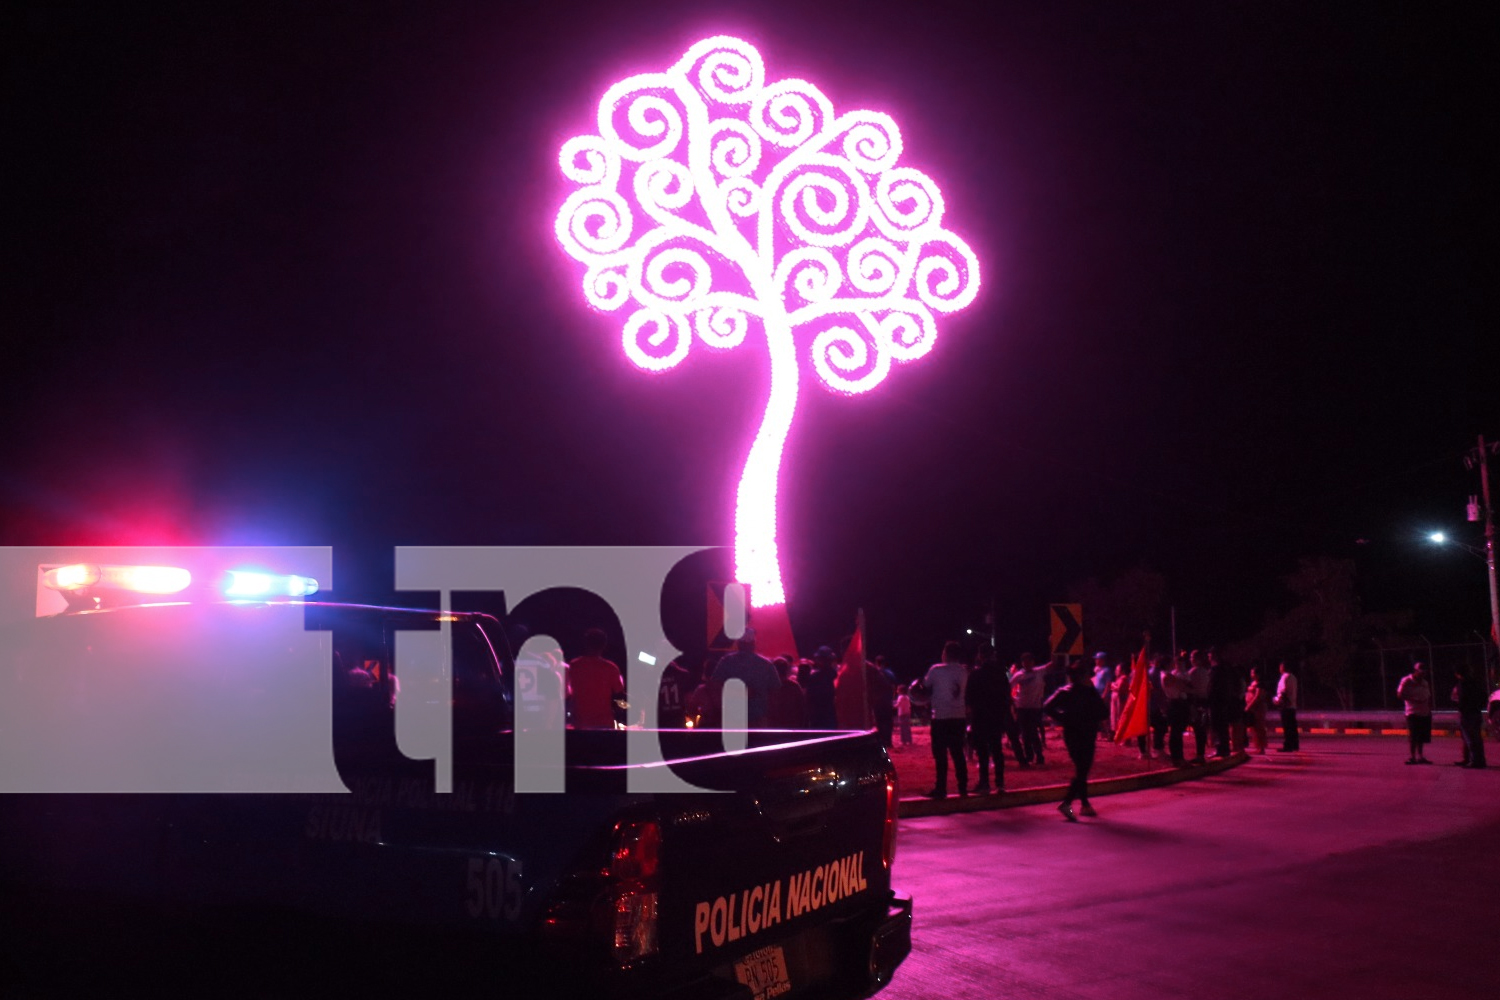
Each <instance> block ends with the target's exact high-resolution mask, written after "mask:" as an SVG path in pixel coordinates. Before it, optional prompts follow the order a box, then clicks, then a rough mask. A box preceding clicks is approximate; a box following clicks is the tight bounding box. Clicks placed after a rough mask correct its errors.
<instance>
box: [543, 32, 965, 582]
mask: <svg viewBox="0 0 1500 1000" xmlns="http://www.w3.org/2000/svg"><path fill="white" fill-rule="evenodd" d="M598 125H599V131H598V134H588V135H580V136H577V137H575V138H572V139H569V140H568V141H567V142H565V143H564V144H563V147H562V155H561V159H560V162H561V166H562V172H563V174H564V176H566V177H567V179H568V180H570V181H572V182H574V183H577V184H579V185H582V187H580V188H579V189H578V190H576V191H574V192H573V193H572V194H571V195H570V196H569V197H568V198H567V199H566V201H564V202H563V206H562V209H561V211H560V212H559V213H558V216H557V238H558V240H559V241H560V242H561V243H562V245H563V248H564V249H565V250H566V251H567V252H568V253H569V254H570V255H571V256H572V257H574V258H576V259H577V260H578V261H580V262H581V263H583V264H584V265H585V267H586V268H587V270H586V271H585V273H584V276H583V293H584V296H585V297H586V298H587V299H588V301H589V303H590V304H591V305H593V306H594V307H595V308H597V309H602V310H618V309H621V308H623V307H625V306H626V305H627V304H629V306H630V312H629V315H628V316H626V318H625V323H624V349H625V355H626V357H628V358H629V359H630V360H631V361H632V362H634V363H635V364H636V365H638V366H640V367H641V368H643V369H645V370H647V371H653V372H659V371H664V370H666V369H668V368H672V367H674V366H676V365H677V364H679V363H681V362H682V360H683V359H684V358H685V357H686V356H687V353H688V348H689V347H690V346H691V345H692V342H693V339H694V337H696V338H697V339H698V340H700V341H702V342H703V343H704V344H706V345H708V346H709V347H713V348H721V349H722V348H729V347H735V346H738V345H739V344H741V343H742V342H743V341H744V340H745V339H746V338H747V337H754V338H759V337H762V336H763V337H764V338H765V343H766V349H767V352H768V354H769V356H770V362H771V370H770V384H771V389H770V399H769V402H768V403H767V406H766V412H765V417H764V419H763V420H762V422H761V425H760V430H759V432H758V433H757V434H756V436H755V440H754V443H753V444H752V445H751V447H750V453H749V456H748V458H747V459H746V461H745V468H744V473H743V474H742V476H741V478H740V484H739V492H738V495H737V504H736V508H735V573H736V576H737V578H738V579H739V580H740V582H742V583H747V584H749V585H750V594H751V600H752V603H753V604H754V605H755V606H757V607H767V606H772V605H778V604H781V603H783V602H784V601H785V599H786V598H785V591H784V588H783V586H782V580H781V570H780V567H779V565H778V559H777V551H776V488H777V478H778V475H779V472H780V467H781V454H782V447H783V444H784V442H785V441H786V436H787V432H788V431H789V430H790V429H791V425H792V415H793V414H794V413H795V411H796V408H797V392H798V383H799V380H800V375H799V371H800V361H799V352H798V343H799V340H800V341H802V342H803V343H805V344H807V345H808V346H807V350H808V354H809V356H810V359H811V362H812V368H813V371H814V372H815V373H816V374H817V376H818V377H819V378H820V379H821V380H822V381H823V382H824V384H826V385H827V386H828V387H830V388H832V389H834V390H837V391H839V392H846V393H860V392H867V391H869V390H870V389H872V388H874V387H875V386H876V385H879V384H880V383H881V382H882V381H883V380H884V379H885V377H886V375H887V374H889V372H890V369H891V365H892V362H905V361H912V360H914V359H916V358H920V357H922V356H923V355H925V354H926V353H927V352H928V351H930V350H931V349H932V345H933V341H934V338H935V337H936V335H937V327H936V324H935V323H934V320H933V313H934V312H952V311H954V310H957V309H962V308H963V307H964V306H966V305H968V304H969V303H970V302H972V301H973V300H974V296H975V294H976V293H977V292H978V290H979V262H978V260H977V259H976V258H975V256H974V254H973V252H972V251H970V249H969V247H968V245H967V244H966V243H964V241H963V240H961V239H960V238H959V237H957V236H956V235H954V234H953V233H951V232H949V231H948V230H946V229H944V228H943V199H942V195H941V194H940V193H939V191H938V188H937V185H936V184H934V183H933V181H932V180H931V178H929V177H927V176H926V175H925V174H923V173H921V172H919V171H917V170H913V169H911V168H910V167H902V166H897V165H896V161H897V160H898V159H899V158H900V156H901V133H900V131H899V130H898V129H897V127H896V123H895V122H894V121H892V120H891V119H890V117H889V116H887V115H883V114H880V113H878V112H874V111H852V112H848V113H846V114H842V115H837V116H836V115H835V114H834V111H833V105H832V104H831V103H830V102H829V100H828V99H827V98H826V97H824V96H823V94H822V92H821V91H819V90H818V88H817V87H814V86H813V85H812V84H810V83H807V82H806V81H803V80H790V79H789V80H779V81H776V82H774V83H767V82H766V78H765V67H764V65H763V64H762V62H761V58H760V53H759V52H757V51H756V50H755V48H754V46H752V45H750V44H748V43H746V42H744V41H741V40H739V39H737V38H727V37H717V38H709V39H705V40H704V41H701V42H699V43H698V44H696V45H694V46H693V47H692V48H690V49H688V51H687V53H686V54H685V55H684V56H683V57H682V59H680V60H679V61H678V62H677V64H676V65H675V66H673V67H672V68H671V69H669V70H667V71H666V72H665V73H643V74H640V75H638V76H632V77H630V78H629V79H626V80H622V81H621V82H619V83H617V84H615V85H614V86H613V87H610V88H609V90H608V91H606V92H605V94H604V97H603V99H602V100H601V101H600V102H599V120H598Z"/></svg>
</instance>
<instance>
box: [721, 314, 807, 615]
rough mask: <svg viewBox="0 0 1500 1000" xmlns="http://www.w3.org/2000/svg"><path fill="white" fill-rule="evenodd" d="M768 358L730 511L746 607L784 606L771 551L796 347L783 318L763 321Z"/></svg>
mask: <svg viewBox="0 0 1500 1000" xmlns="http://www.w3.org/2000/svg"><path fill="white" fill-rule="evenodd" d="M765 330H766V348H767V350H768V351H769V353H770V357H771V393H770V399H769V400H768V401H767V403H766V414H765V417H764V418H763V419H762V420H761V424H760V430H759V431H757V432H756V435H755V441H754V443H753V444H751V445H750V453H749V455H748V456H746V458H745V470H744V472H743V473H742V474H741V475H740V486H739V492H738V494H737V496H736V502H735V510H734V561H735V576H736V578H737V579H738V580H739V581H740V582H741V583H748V584H749V585H750V603H751V605H752V606H754V607H770V606H773V605H777V604H782V603H785V601H786V591H785V589H784V588H783V587H782V583H781V564H780V562H779V560H778V556H777V551H776V489H777V484H778V480H779V479H780V478H781V454H782V449H783V447H784V446H785V444H786V437H787V432H788V431H790V430H791V427H792V416H793V415H794V414H795V413H796V410H797V385H798V371H797V346H796V342H795V340H794V339H793V337H792V328H791V324H790V323H789V322H788V321H787V318H786V316H785V315H784V314H783V315H780V316H768V317H767V318H766V320H765Z"/></svg>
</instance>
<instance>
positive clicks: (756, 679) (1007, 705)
mask: <svg viewBox="0 0 1500 1000" xmlns="http://www.w3.org/2000/svg"><path fill="white" fill-rule="evenodd" d="M1145 638H1146V647H1145V648H1149V644H1150V637H1149V635H1147V636H1146V637H1145ZM585 646H586V653H585V655H584V656H582V657H579V658H578V659H576V660H574V661H572V663H571V664H570V665H569V671H568V673H569V697H570V700H571V702H572V704H573V710H572V713H571V715H572V718H573V720H574V725H575V726H612V725H614V724H615V723H616V721H617V720H618V719H619V718H620V708H621V706H620V704H619V699H620V698H621V696H622V694H623V691H624V684H623V680H622V678H621V676H620V671H619V668H618V667H617V666H615V665H614V664H613V663H611V662H610V661H608V660H604V659H603V658H602V650H603V648H604V633H602V632H599V631H598V630H591V631H590V632H589V633H588V634H587V635H586V636H585ZM860 662H863V663H864V665H863V670H862V671H860V672H859V673H856V672H855V671H856V670H857V664H858V663H860ZM1140 672H1144V674H1145V676H1144V678H1142V677H1140V676H1138V675H1139V673H1140ZM861 673H862V676H860V674H861ZM730 681H738V682H739V683H741V684H743V685H744V689H745V692H746V696H747V697H746V700H745V711H746V716H745V718H744V719H743V720H741V719H737V718H730V719H726V718H725V717H724V714H723V705H724V698H723V692H724V687H725V685H726V684H727V683H728V682H730ZM1397 693H1398V696H1399V697H1400V698H1402V699H1403V700H1404V702H1405V704H1406V716H1407V730H1408V734H1409V741H1410V748H1411V754H1410V757H1409V758H1408V760H1407V763H1408V764H1422V763H1430V761H1428V760H1427V758H1426V755H1425V752H1424V749H1423V748H1424V746H1425V744H1426V743H1427V742H1429V741H1430V739H1431V710H1432V700H1433V698H1432V690H1431V683H1430V681H1429V680H1428V678H1427V676H1426V671H1425V669H1424V667H1423V665H1422V664H1420V663H1419V664H1417V665H1416V666H1415V667H1414V669H1413V671H1412V673H1411V674H1410V675H1409V676H1407V677H1406V678H1403V680H1402V681H1401V684H1400V686H1399V687H1398V691H1397ZM1486 694H1487V692H1486V690H1485V686H1484V683H1483V677H1482V676H1478V675H1477V672H1476V675H1475V676H1471V674H1470V672H1469V671H1468V670H1466V669H1461V670H1460V671H1459V673H1458V683H1457V684H1456V685H1455V687H1454V690H1453V693H1452V698H1453V699H1454V701H1455V702H1457V703H1458V705H1459V711H1460V725H1461V729H1462V732H1463V734H1464V758H1463V760H1462V761H1460V762H1455V763H1461V764H1462V765H1463V766H1465V767H1473V768H1482V767H1484V766H1485V757H1484V745H1483V742H1482V734H1481V732H1480V730H1481V729H1482V725H1483V713H1484V711H1485V708H1486V704H1485V698H1486ZM1142 696H1144V700H1145V709H1144V712H1141V711H1140V710H1139V708H1136V709H1135V711H1134V714H1136V715H1138V716H1139V715H1143V716H1144V724H1143V725H1138V726H1137V728H1136V731H1134V732H1131V733H1129V734H1124V731H1123V729H1122V720H1123V718H1124V717H1125V715H1126V714H1127V712H1131V711H1132V705H1133V703H1134V702H1139V701H1140V700H1141V698H1142ZM1298 700H1299V691H1298V679H1297V674H1296V671H1295V670H1294V669H1293V668H1291V667H1290V666H1289V665H1288V664H1286V663H1281V664H1280V665H1279V667H1278V670H1277V674H1276V676H1275V677H1274V678H1271V677H1264V676H1262V675H1261V672H1260V671H1258V670H1254V669H1248V670H1247V669H1242V668H1239V667H1236V666H1234V665H1231V664H1229V663H1226V662H1225V661H1223V660H1222V659H1220V657H1219V655H1218V653H1217V651H1216V650H1214V649H1213V648H1208V649H1194V650H1190V651H1183V652H1180V653H1175V654H1167V653H1160V654H1157V655H1154V656H1150V657H1148V656H1147V655H1146V654H1145V653H1144V652H1143V653H1142V655H1140V656H1139V657H1136V658H1134V659H1132V660H1128V661H1118V662H1117V661H1114V660H1112V658H1111V657H1110V656H1109V654H1107V653H1103V652H1100V653H1096V654H1095V655H1094V657H1093V661H1092V665H1091V666H1090V664H1089V663H1088V662H1087V661H1084V660H1079V659H1075V660H1072V661H1071V662H1069V661H1066V660H1062V659H1060V660H1059V661H1057V662H1048V663H1041V664H1039V663H1037V662H1036V660H1035V658H1034V657H1033V656H1032V654H1031V653H1029V652H1027V653H1022V654H1021V655H1020V656H1019V657H1018V659H1017V660H1016V662H1014V663H1012V664H1010V666H1009V667H1006V666H1004V665H1002V664H1001V663H1000V662H999V661H998V659H997V657H996V655H995V650H994V648H993V647H991V646H988V645H984V646H980V647H979V649H978V651H977V653H976V654H975V655H973V656H969V655H967V654H966V652H965V650H964V648H963V646H962V645H961V644H960V643H958V642H948V643H946V644H945V645H944V647H943V651H942V659H941V660H940V662H938V663H935V664H933V665H932V666H931V667H930V668H929V669H928V670H927V671H926V673H925V674H924V675H923V676H922V677H921V678H920V679H918V680H916V681H914V682H912V683H911V684H902V683H898V681H897V679H896V676H895V675H894V674H893V672H892V671H891V670H890V668H889V667H888V666H887V664H886V662H885V658H884V657H878V656H877V657H875V658H873V659H871V660H869V661H867V662H865V661H862V659H861V658H854V659H852V660H850V661H849V662H842V661H841V659H840V656H839V654H838V653H836V652H835V651H834V650H833V648H831V647H829V646H822V647H820V648H819V649H818V650H817V652H816V653H814V654H813V656H812V657H811V658H810V659H800V660H797V661H795V662H794V661H793V660H792V659H790V658H787V657H777V658H775V659H774V660H773V659H768V658H767V657H765V656H762V655H760V654H759V653H758V652H757V651H756V637H755V633H754V630H753V629H747V630H746V631H745V633H744V635H743V636H742V637H741V638H740V639H739V641H738V642H737V644H736V648H735V649H734V650H733V651H731V652H729V653H726V654H724V655H722V656H721V657H719V658H718V659H717V660H709V661H706V662H705V663H704V665H703V668H702V669H701V670H700V671H698V672H697V673H694V672H692V671H689V670H688V669H686V668H685V667H684V666H683V665H682V664H681V663H680V662H679V661H675V660H674V661H673V662H672V663H671V664H669V665H668V666H667V667H666V668H665V670H664V671H663V674H662V678H661V683H660V686H659V689H658V702H657V714H656V724H657V725H658V726H660V727H662V728H674V727H675V728H682V727H692V726H700V727H709V728H718V727H721V726H728V727H731V728H734V727H738V726H740V725H744V726H748V727H751V728H770V729H792V730H802V729H828V730H844V729H870V728H873V729H875V731H876V732H877V733H878V734H879V736H880V739H881V740H882V742H883V743H884V744H885V745H886V746H887V747H888V748H889V747H893V745H895V740H896V738H897V736H898V735H899V740H900V743H899V745H900V746H901V747H909V746H911V744H912V724H913V719H914V718H915V717H916V716H917V715H918V714H919V712H925V714H926V715H927V716H928V718H929V720H930V733H931V751H932V755H933V759H934V765H935V770H936V782H935V784H934V787H933V788H932V789H931V790H930V791H929V792H927V795H928V796H929V797H932V798H945V797H946V796H947V792H948V772H949V770H950V763H951V765H952V767H951V769H952V771H953V773H954V778H955V784H956V788H957V792H958V794H959V795H960V796H967V795H968V794H969V792H970V784H969V780H968V779H969V761H970V760H971V759H972V761H973V763H974V764H975V766H976V768H977V775H976V778H977V780H976V782H975V783H974V785H973V786H972V790H973V792H974V794H976V795H987V794H993V793H999V792H1003V791H1004V789H1005V750H1004V744H1006V743H1007V742H1008V743H1009V747H1010V752H1011V755H1012V756H1013V757H1014V758H1015V761H1016V764H1017V766H1019V767H1022V768H1026V767H1034V766H1042V765H1044V764H1045V763H1046V747H1047V741H1046V733H1045V726H1046V725H1047V723H1048V722H1049V721H1050V722H1051V723H1054V724H1055V725H1056V726H1057V728H1058V729H1059V730H1060V732H1061V735H1062V742H1063V745H1064V747H1065V748H1066V750H1067V753H1068V756H1069V758H1070V759H1071V761H1072V762H1073V764H1074V768H1075V774H1074V779H1073V782H1072V784H1071V785H1070V786H1069V789H1068V792H1067V794H1066V797H1065V798H1064V800H1063V802H1062V804H1061V806H1060V809H1061V811H1062V813H1063V815H1064V817H1065V818H1067V819H1069V820H1075V819H1076V815H1075V814H1074V812H1073V810H1072V804H1073V802H1075V801H1077V802H1078V803H1079V807H1080V811H1081V812H1082V813H1083V814H1084V815H1086V816H1092V815H1094V814H1095V812H1094V809H1093V807H1092V805H1091V804H1090V803H1089V799H1088V784H1087V781H1088V773H1089V770H1090V768H1091V767H1092V763H1093V756H1094V748H1095V744H1096V743H1097V741H1098V740H1100V739H1113V738H1114V737H1115V736H1116V734H1117V733H1119V734H1122V735H1123V736H1125V737H1127V738H1128V739H1129V741H1130V743H1132V744H1133V745H1134V746H1135V748H1136V749H1137V751H1138V753H1139V755H1140V757H1141V758H1142V759H1154V758H1161V759H1163V760H1168V761H1170V762H1171V764H1172V765H1173V766H1176V767H1191V766H1194V765H1202V764H1203V763H1205V762H1206V761H1208V760H1210V759H1219V758H1227V757H1229V756H1231V755H1233V754H1235V753H1239V752H1248V751H1251V750H1252V749H1253V751H1254V752H1255V753H1257V754H1265V753H1266V752H1267V749H1268V747H1267V743H1268V738H1267V736H1268V727H1267V721H1266V720H1267V716H1268V714H1269V713H1270V711H1271V710H1272V709H1275V710H1276V711H1277V712H1279V713H1280V723H1281V725H1280V728H1281V732H1282V744H1281V746H1280V747H1278V748H1277V749H1278V750H1279V751H1280V752H1284V753H1296V752H1298V751H1299V750H1300V742H1299V738H1298V724H1297V707H1298ZM612 703H613V706H612ZM1189 740H1191V744H1189ZM1210 751H1212V752H1211V754H1210Z"/></svg>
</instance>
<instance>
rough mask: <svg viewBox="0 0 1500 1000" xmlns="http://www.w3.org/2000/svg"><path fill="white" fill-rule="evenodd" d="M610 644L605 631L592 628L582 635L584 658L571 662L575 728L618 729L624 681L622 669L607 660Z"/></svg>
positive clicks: (570, 687) (570, 675)
mask: <svg viewBox="0 0 1500 1000" xmlns="http://www.w3.org/2000/svg"><path fill="white" fill-rule="evenodd" d="M608 642H609V638H608V636H606V635H605V634H604V630H603V629H597V628H591V629H589V630H588V631H587V632H585V633H583V655H582V656H579V657H576V658H575V659H573V660H571V661H570V662H569V663H568V692H569V693H570V694H571V695H572V696H573V728H574V729H613V728H615V698H616V697H623V696H624V694H625V681H624V680H623V679H622V678H621V677H620V668H619V667H618V666H616V665H615V664H614V662H613V661H611V660H606V659H605V658H604V647H605V645H606V644H607V643H608Z"/></svg>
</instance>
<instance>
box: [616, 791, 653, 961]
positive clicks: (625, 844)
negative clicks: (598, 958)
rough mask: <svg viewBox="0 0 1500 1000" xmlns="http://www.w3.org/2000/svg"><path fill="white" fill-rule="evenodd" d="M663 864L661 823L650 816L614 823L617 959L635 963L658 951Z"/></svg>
mask: <svg viewBox="0 0 1500 1000" xmlns="http://www.w3.org/2000/svg"><path fill="white" fill-rule="evenodd" d="M660 866H661V824H660V823H658V822H657V821H656V820H654V819H651V820H637V821H632V822H626V823H619V824H617V825H616V826H615V844H614V852H613V855H612V857H611V860H610V867H609V876H610V883H611V884H610V888H609V896H610V898H611V903H612V905H611V906H610V910H611V911H613V917H614V919H613V925H614V956H615V961H617V962H620V963H622V964H623V963H626V962H634V961H635V960H637V959H640V958H645V957H646V956H647V955H654V954H656V952H657V950H658V949H659V947H660V943H659V941H658V939H657V902H658V900H659V898H660V897H659V892H658V888H659V879H658V878H657V873H658V870H659V868H660Z"/></svg>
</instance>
